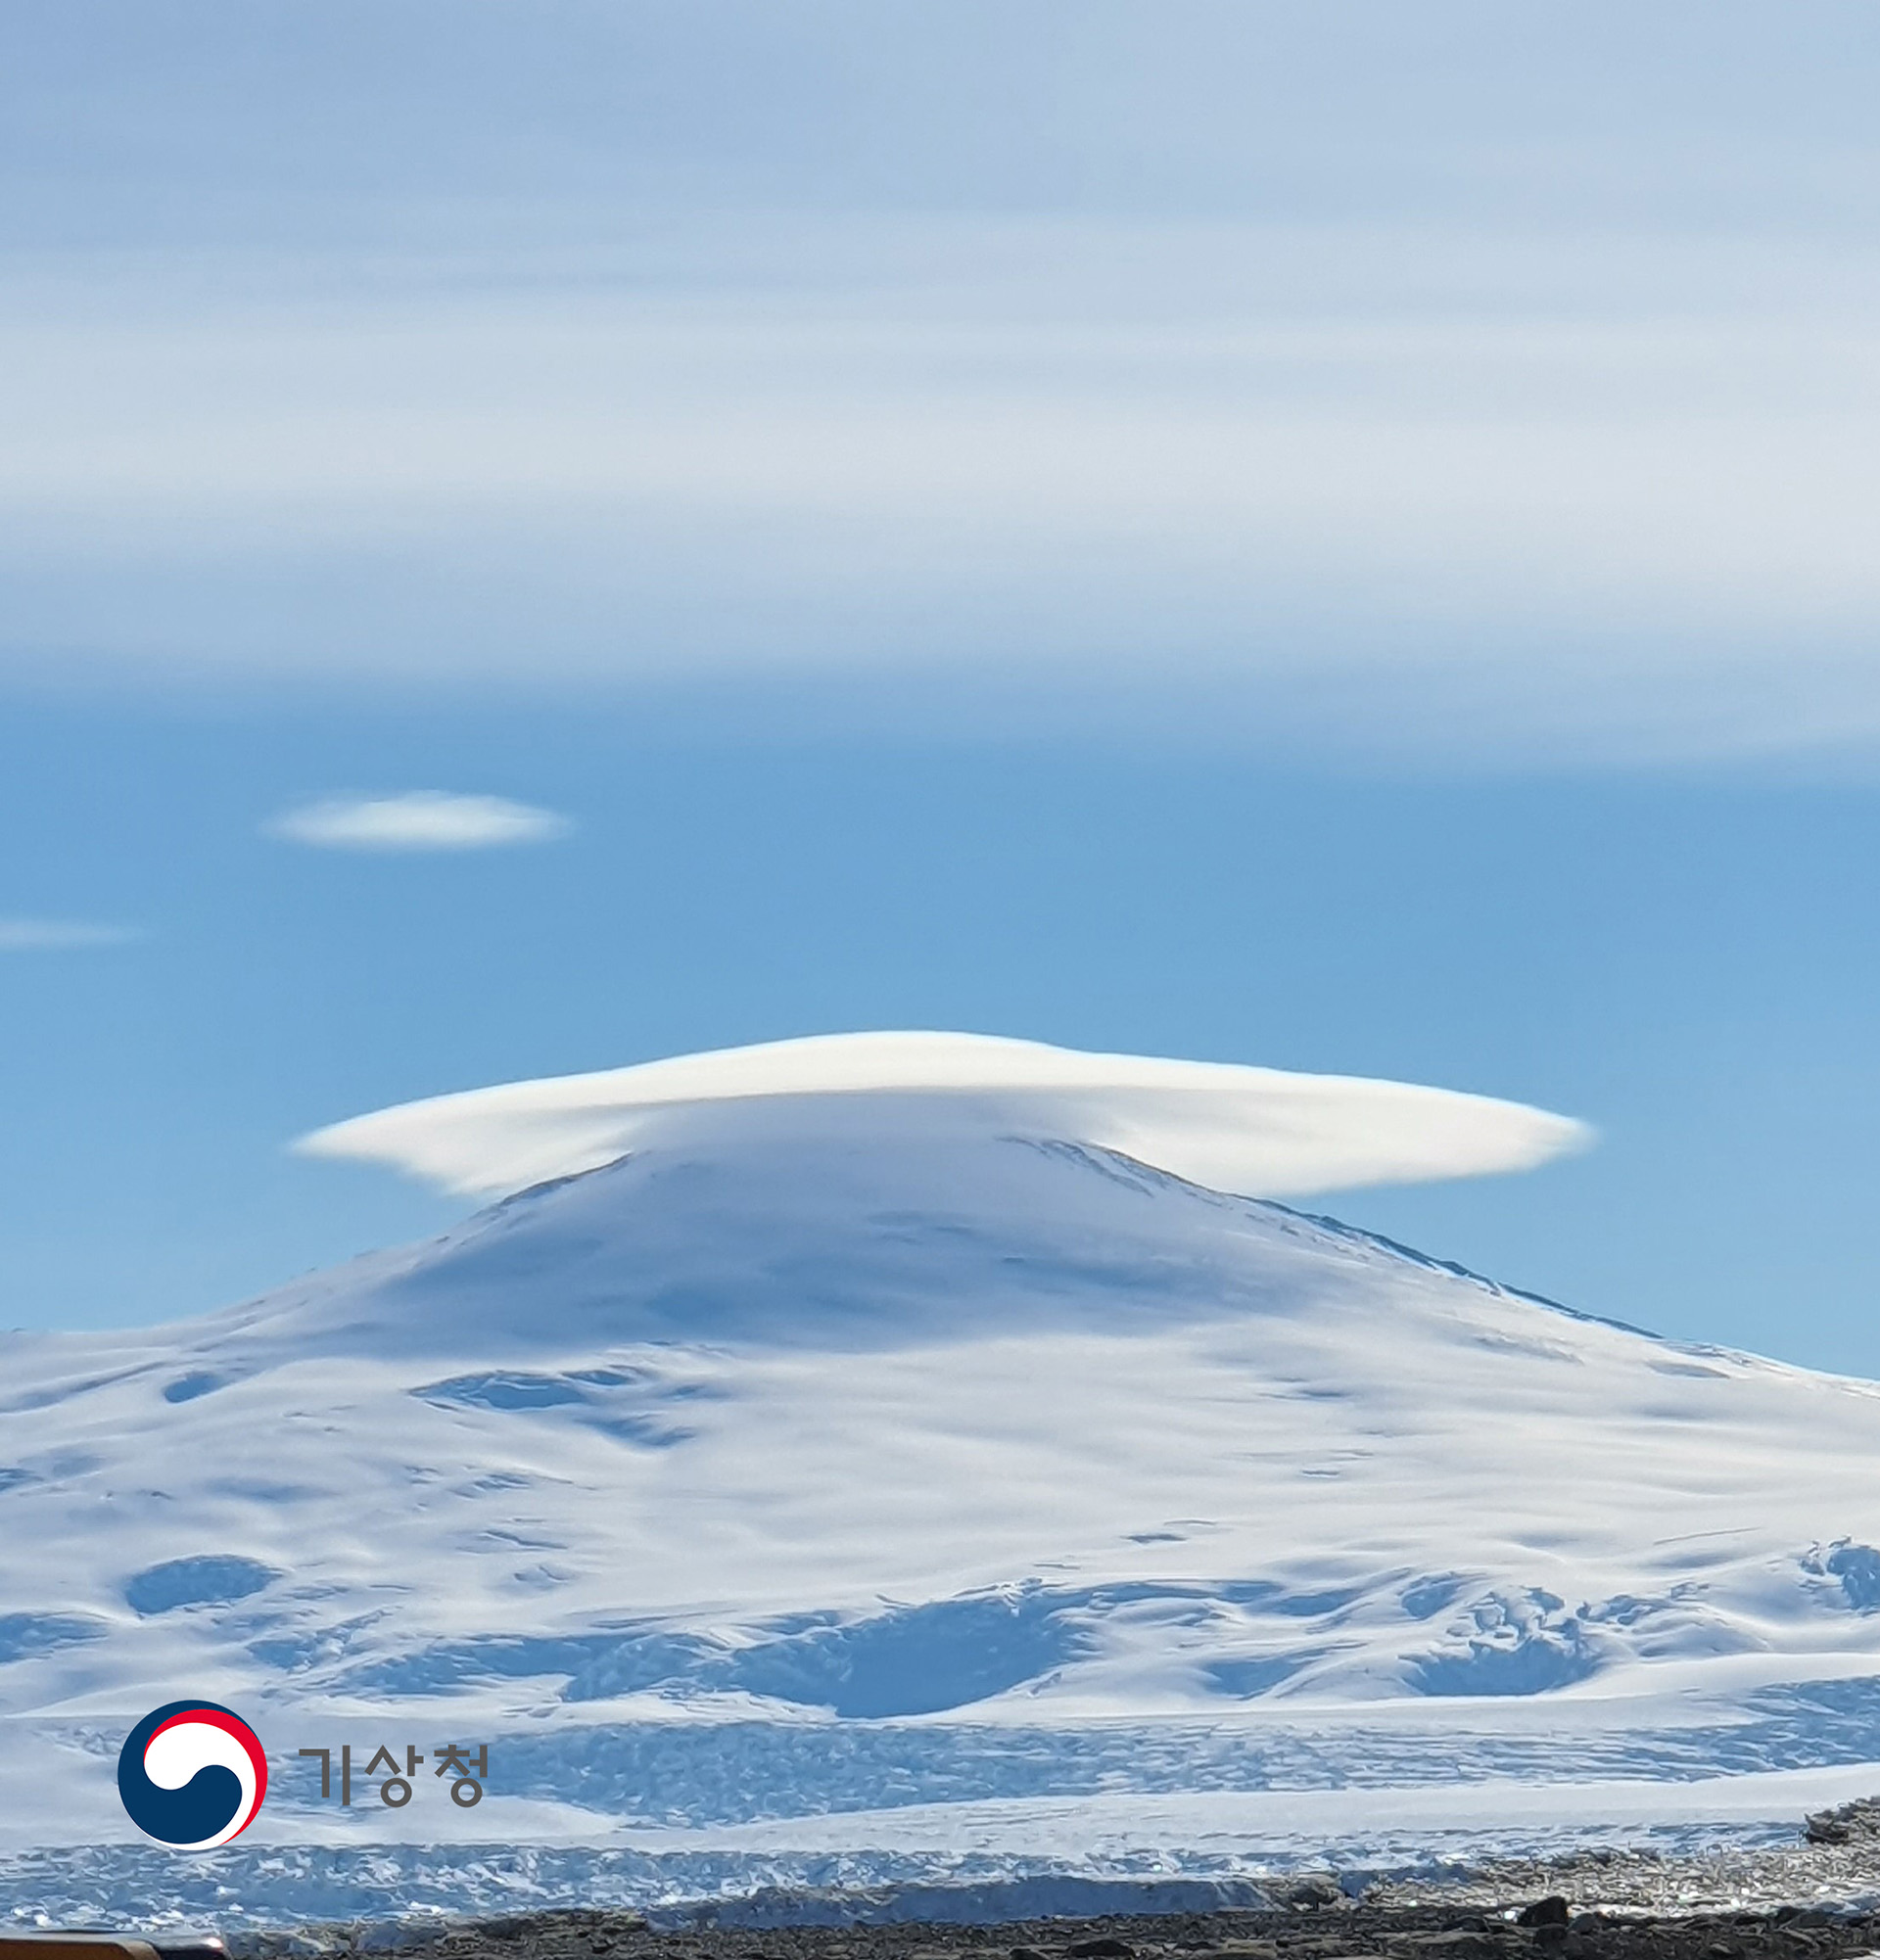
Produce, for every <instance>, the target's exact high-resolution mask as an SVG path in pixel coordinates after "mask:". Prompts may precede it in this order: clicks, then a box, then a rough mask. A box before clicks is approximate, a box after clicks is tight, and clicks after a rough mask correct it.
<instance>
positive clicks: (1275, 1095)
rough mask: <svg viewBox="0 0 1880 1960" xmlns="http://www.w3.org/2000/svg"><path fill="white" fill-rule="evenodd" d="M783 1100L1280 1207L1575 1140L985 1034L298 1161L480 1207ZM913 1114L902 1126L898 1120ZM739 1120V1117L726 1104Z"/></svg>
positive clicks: (779, 1060) (350, 1128) (465, 1121)
mask: <svg viewBox="0 0 1880 1960" xmlns="http://www.w3.org/2000/svg"><path fill="white" fill-rule="evenodd" d="M784 1098H788V1099H789V1100H790V1101H792V1102H793V1103H794V1104H795V1105H796V1106H797V1109H798V1110H799V1111H801V1112H802V1113H803V1114H804V1116H805V1118H806V1120H807V1119H808V1118H809V1116H810V1111H809V1110H808V1108H807V1107H806V1105H808V1104H810V1103H812V1102H814V1103H815V1104H816V1105H817V1107H818V1110H819V1111H820V1112H821V1114H822V1116H823V1117H826V1116H827V1115H829V1114H831V1113H834V1112H835V1111H836V1110H837V1108H838V1107H841V1108H843V1109H845V1110H846V1111H847V1112H848V1113H853V1114H857V1115H861V1116H865V1117H866V1115H867V1114H868V1112H867V1111H866V1110H864V1109H862V1108H861V1107H860V1106H859V1105H860V1104H861V1103H862V1101H863V1099H864V1098H872V1099H873V1100H874V1101H875V1103H876V1104H877V1105H878V1108H879V1111H880V1114H881V1116H882V1117H883V1119H884V1120H887V1121H890V1122H893V1123H896V1124H901V1123H905V1122H906V1121H908V1120H909V1118H910V1117H911V1116H913V1117H914V1120H917V1121H919V1122H920V1123H922V1124H923V1125H926V1124H935V1125H939V1124H944V1123H947V1122H949V1121H951V1120H957V1119H964V1120H965V1121H967V1122H970V1123H973V1124H975V1125H980V1126H987V1125H989V1126H991V1127H992V1128H993V1129H994V1130H995V1132H996V1133H997V1134H1000V1135H1007V1136H1010V1135H1021V1136H1033V1137H1038V1138H1048V1139H1057V1140H1061V1141H1074V1142H1077V1143H1089V1144H1094V1145H1097V1146H1099V1147H1102V1148H1106V1149H1112V1150H1118V1151H1121V1152H1122V1153H1123V1154H1124V1155H1126V1156H1130V1157H1133V1158H1135V1159H1137V1160H1138V1161H1139V1162H1142V1163H1146V1164H1151V1165H1153V1166H1155V1167H1157V1168H1158V1169H1161V1170H1165V1171H1169V1172H1172V1173H1173V1174H1174V1175H1176V1176H1177V1177H1181V1178H1185V1179H1188V1180H1189V1181H1191V1182H1193V1183H1196V1184H1200V1185H1206V1186H1209V1187H1211V1188H1213V1189H1215V1190H1229V1191H1237V1192H1240V1193H1242V1194H1244V1195H1246V1196H1257V1197H1296V1196H1303V1195H1305V1194H1307V1193H1309V1192H1318V1191H1329V1190H1345V1189H1349V1188H1352V1187H1357V1186H1364V1185H1385V1184H1418V1183H1423V1182H1426V1181H1430V1180H1434V1179H1441V1178H1457V1177H1476V1176H1481V1175H1484V1174H1487V1173H1491V1172H1497V1171H1521V1170H1529V1169H1532V1168H1533V1167H1534V1166H1536V1165H1538V1164H1543V1163H1545V1162H1547V1161H1548V1160H1549V1159H1550V1158H1553V1157H1557V1156H1560V1155H1563V1154H1565V1153H1567V1152H1569V1151H1573V1150H1578V1149H1583V1148H1585V1147H1587V1145H1588V1144H1589V1143H1591V1142H1592V1132H1591V1131H1590V1130H1589V1129H1588V1128H1587V1127H1586V1126H1585V1125H1584V1124H1582V1123H1577V1122H1575V1121H1574V1120H1573V1119H1572V1118H1571V1117H1566V1116H1556V1115H1553V1114H1550V1113H1549V1112H1548V1111H1546V1110H1543V1109H1533V1108H1529V1107H1528V1106H1527V1105H1526V1104H1523V1103H1519V1102H1504V1101H1499V1100H1497V1099H1495V1098H1492V1097H1483V1096H1466V1095H1462V1094H1459V1093H1458V1092H1456V1091H1454V1090H1446V1089H1426V1088H1422V1087H1419V1086H1418V1085H1415V1084H1412V1083H1403V1082H1378V1081H1371V1080H1367V1079H1365V1078H1362V1077H1357V1076H1342V1075H1298V1074H1293V1073H1290V1072H1288V1071H1286V1070H1283V1069H1271V1068H1247V1067H1241V1066H1238V1065H1235V1064H1230V1063H1221V1062H1197V1061H1167V1060H1161V1059H1158V1058H1156V1057H1153V1056H1149V1055H1125V1054H1087V1053H1084V1052H1081V1051H1079V1050H1074V1049H1061V1048H1053V1047H1049V1046H1047V1045H1045V1044H1043V1043H1039V1042H1025V1041H1012V1040H1007V1039H1003V1038H1000V1037H996V1036H989V1035H963V1034H940V1033H909V1034H901V1033H881V1034H849V1035H817V1036H812V1037H809V1038H806V1039H803V1040H798V1041H784V1042H769V1043H765V1044H762V1045H760V1046H757V1047H753V1048H739V1049H720V1050H714V1051H712V1052H710V1053H705V1054H690V1055H680V1056H677V1057H674V1058H673V1059H670V1060H665V1061H651V1062H642V1063H640V1064H638V1065H637V1066H635V1067H631V1068H618V1069H608V1070H603V1071H600V1072H598V1073H595V1074H591V1075H565V1076H553V1077H549V1078H547V1079H545V1080H541V1081H536V1082H512V1083H504V1084H502V1085H500V1086H499V1087H496V1088H492V1089H478V1090H470V1091H468V1092H465V1093H463V1094H459V1095H455V1096H440V1097H431V1098H429V1099H427V1100H425V1101H421V1102H407V1103H403V1104H400V1105H399V1106H398V1107H395V1108H391V1109H382V1110H379V1111H376V1112H375V1113H373V1114H371V1115H366V1116H356V1117H353V1118H352V1119H351V1120H350V1121H348V1122H344V1123H336V1124H334V1125H332V1126H331V1127H329V1128H327V1129H324V1130H318V1131H315V1132H314V1133H313V1134H312V1135H311V1136H309V1137H305V1138H303V1139H302V1140H301V1142H300V1143H299V1144H298V1145H297V1146H296V1147H297V1148H299V1149H300V1150H302V1151H304V1152H305V1153H306V1154H308V1155H312V1156H321V1157H342V1158H352V1159H358V1160H362V1161H365V1162H369V1163H381V1164H388V1165H391V1166H392V1167H394V1168H395V1169H398V1170H400V1171H404V1172H407V1173H408V1174H410V1175H412V1176H414V1177H418V1178H423V1179H425V1180H426V1181H428V1182H430V1183H432V1184H435V1185H439V1186H441V1187H443V1188H444V1189H445V1190H451V1191H460V1192H465V1193H469V1194H474V1195H476V1196H481V1197H488V1196H495V1195H499V1194H502V1193H505V1192H509V1191H515V1190H522V1189H524V1188H526V1187H527V1186H530V1185H534V1184H540V1183H542V1182H544V1181H546V1180H548V1179H550V1178H557V1177H567V1176H571V1175H574V1174H576V1173H579V1172H582V1171H588V1170H593V1169H596V1168H598V1167H599V1166H600V1165H602V1164H605V1163H610V1162H612V1161H613V1160H614V1159H615V1158H617V1157H620V1156H624V1155H626V1154H628V1153H629V1152H631V1151H633V1150H635V1149H639V1148H643V1147H645V1146H647V1145H648V1144H650V1143H657V1142H659V1141H662V1140H664V1139H669V1138H672V1137H673V1136H675V1135H676V1134H678V1133H681V1132H684V1131H688V1130H693V1129H695V1128H696V1127H697V1122H698V1118H699V1116H700V1114H701V1112H704V1111H707V1110H713V1109H715V1110H716V1111H717V1112H718V1114H719V1117H720V1118H721V1119H723V1120H730V1121H738V1120H740V1119H741V1118H742V1117H744V1116H748V1117H750V1118H751V1119H752V1120H758V1112H757V1108H756V1105H758V1104H760V1103H768V1104H770V1105H771V1106H772V1108H773V1109H774V1110H776V1111H777V1113H779V1114H784V1115H786V1117H787V1114H788V1112H784V1111H782V1110H781V1109H780V1106H779V1105H780V1103H781V1101H782V1099H784ZM915 1103H918V1104H919V1105H920V1106H919V1109H918V1113H917V1115H916V1114H915V1112H914V1110H913V1109H912V1108H911V1105H913V1104H915ZM731 1104H741V1105H743V1110H742V1111H738V1110H733V1109H732V1108H730V1107H729V1105H731Z"/></svg>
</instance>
